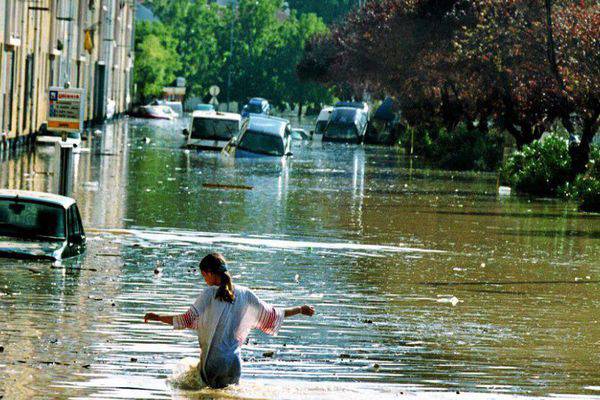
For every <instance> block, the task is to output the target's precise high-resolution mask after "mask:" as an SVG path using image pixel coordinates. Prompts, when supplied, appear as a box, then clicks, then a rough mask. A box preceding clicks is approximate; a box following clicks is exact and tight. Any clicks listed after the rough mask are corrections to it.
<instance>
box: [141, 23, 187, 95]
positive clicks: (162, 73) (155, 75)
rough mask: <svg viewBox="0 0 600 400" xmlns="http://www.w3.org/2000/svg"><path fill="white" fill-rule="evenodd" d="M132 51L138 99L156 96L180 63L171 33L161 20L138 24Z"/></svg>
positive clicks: (173, 75)
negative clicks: (134, 55)
mask: <svg viewBox="0 0 600 400" xmlns="http://www.w3.org/2000/svg"><path fill="white" fill-rule="evenodd" d="M135 52H136V60H135V64H134V82H135V84H136V85H137V91H138V93H139V95H140V96H141V100H146V99H148V98H151V97H155V96H158V95H159V94H160V93H161V91H162V88H163V86H165V85H168V84H170V83H171V82H172V81H173V79H175V77H176V75H175V72H176V71H178V70H179V68H180V66H181V64H180V63H179V61H178V57H177V52H176V46H175V41H174V39H173V37H172V35H171V32H170V31H169V29H168V28H167V27H165V26H164V25H162V24H161V23H157V22H140V23H137V24H136V36H135Z"/></svg>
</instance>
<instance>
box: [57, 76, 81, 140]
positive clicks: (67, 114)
mask: <svg viewBox="0 0 600 400" xmlns="http://www.w3.org/2000/svg"><path fill="white" fill-rule="evenodd" d="M84 100H85V97H84V94H83V89H79V88H69V89H65V88H62V87H51V88H50V89H49V91H48V130H49V131H55V132H81V131H82V130H83V109H84Z"/></svg>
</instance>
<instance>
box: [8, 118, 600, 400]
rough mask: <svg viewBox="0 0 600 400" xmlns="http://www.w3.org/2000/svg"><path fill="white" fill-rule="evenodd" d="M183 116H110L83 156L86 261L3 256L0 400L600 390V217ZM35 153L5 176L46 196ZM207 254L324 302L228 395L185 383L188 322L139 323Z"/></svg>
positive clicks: (258, 283)
mask: <svg viewBox="0 0 600 400" xmlns="http://www.w3.org/2000/svg"><path fill="white" fill-rule="evenodd" d="M180 128H181V127H180V126H179V125H178V124H177V123H171V122H168V121H166V122H165V121H160V122H157V121H153V122H151V123H149V122H147V121H141V120H135V119H131V120H127V119H125V120H121V121H118V122H115V123H112V124H109V125H106V126H104V127H103V129H102V134H101V135H98V136H97V137H95V138H94V140H93V141H92V143H91V144H90V147H91V151H90V152H89V153H82V154H80V155H78V156H77V159H76V165H77V171H78V172H77V177H76V182H75V183H76V185H75V187H76V191H75V193H74V194H73V196H74V197H75V198H76V199H77V201H78V204H79V206H80V210H81V213H82V216H83V219H84V224H85V228H86V231H87V234H88V250H87V254H86V255H84V256H83V257H82V258H81V259H80V260H67V261H64V262H62V263H57V264H54V265H48V264H46V263H39V262H29V261H15V260H6V259H3V260H0V315H1V316H2V318H0V346H2V349H1V350H0V382H1V384H0V395H2V396H3V398H5V399H7V398H10V399H30V398H39V399H46V398H81V399H88V398H119V399H134V398H135V399H164V398H176V399H213V398H218V399H227V398H232V399H294V400H295V399H299V400H308V399H340V398H341V399H344V400H350V399H365V398H366V399H369V398H377V399H378V400H379V399H381V400H385V399H397V398H404V397H406V398H439V399H446V398H448V399H450V398H463V397H466V398H473V399H498V398H500V399H509V398H511V399H512V398H516V397H522V396H524V397H527V398H530V397H541V398H557V397H558V398H580V397H585V398H587V399H590V398H600V397H599V392H600V389H599V386H598V382H600V363H599V358H598V351H597V348H598V345H599V344H600V343H599V340H600V324H599V323H598V310H599V309H600V290H599V289H600V288H599V286H600V262H599V261H598V260H600V232H599V229H598V227H599V226H600V215H597V214H581V213H577V212H576V211H574V209H573V206H572V205H569V204H566V205H565V204H563V203H559V202H552V201H534V200H530V199H519V198H516V197H503V198H498V197H497V195H496V187H495V177H494V176H489V175H472V174H458V173H455V172H447V171H430V170H423V169H414V168H413V165H411V164H409V163H408V162H407V160H406V159H404V158H403V157H402V156H401V155H400V154H398V152H397V151H396V150H395V149H388V148H382V147H369V146H364V147H363V146H354V145H352V146H348V145H341V144H323V143H321V142H314V143H310V142H309V143H301V144H296V145H295V148H294V157H293V158H292V159H291V160H288V162H286V163H281V162H275V163H274V162H271V161H272V160H271V161H269V160H259V161H253V162H250V161H244V162H240V163H237V162H235V163H233V165H231V164H224V163H223V162H222V160H221V159H220V157H219V156H218V155H217V154H213V153H202V152H193V151H184V150H182V149H181V148H180V146H181V145H182V144H183V138H182V136H181V135H180V134H179V131H180ZM146 138H147V139H146ZM45 150H46V151H39V152H36V153H35V154H16V155H15V156H13V157H9V158H8V159H7V160H5V161H4V164H3V168H6V169H7V171H9V172H7V173H5V174H3V175H1V176H2V179H3V181H2V185H3V186H4V187H13V188H23V189H32V190H49V189H50V188H51V187H52V179H53V177H52V175H51V174H42V173H41V171H47V170H49V169H50V167H51V165H52V153H51V151H49V150H48V149H45ZM15 171H19V172H15ZM35 171H40V173H34V172H35ZM25 174H27V176H25ZM205 183H209V184H215V185H213V186H212V187H210V185H209V187H205V186H204V184H205ZM219 185H220V186H219ZM236 185H237V187H239V186H244V187H251V188H252V189H244V190H241V189H236ZM209 251H220V252H223V253H224V254H225V256H226V257H227V259H228V264H229V266H230V270H231V272H232V275H233V277H234V282H235V283H239V284H243V285H246V286H248V287H250V288H252V289H253V290H254V291H255V292H256V293H257V294H258V295H259V296H260V297H261V298H263V299H264V300H265V301H268V302H271V303H273V304H275V305H276V306H280V307H288V306H292V305H296V304H299V303H310V304H313V305H314V306H315V308H316V310H317V314H316V315H315V316H314V317H313V318H311V319H308V318H299V317H298V318H291V319H289V320H286V321H285V324H284V325H283V327H282V329H281V331H280V334H279V335H278V336H277V337H268V336H266V335H263V334H261V333H256V332H254V333H253V334H251V336H250V337H249V342H248V343H247V344H246V345H245V346H244V347H243V350H242V357H243V372H242V380H241V383H240V385H239V386H235V387H231V388H228V389H226V390H221V391H215V390H211V389H207V388H199V387H198V386H195V385H196V384H197V383H198V380H197V375H196V374H195V372H194V368H193V366H194V361H193V359H194V358H197V357H199V353H198V344H197V338H196V336H195V334H194V333H193V332H186V331H173V330H172V329H171V328H170V327H168V326H164V325H163V326H161V325H158V324H144V323H143V321H142V316H143V315H144V313H145V312H147V311H156V312H160V313H167V314H168V313H179V312H184V311H185V310H186V309H187V308H188V307H189V305H190V304H191V303H192V302H193V300H194V298H195V296H197V294H198V292H199V291H200V290H201V289H202V287H203V286H202V285H203V283H202V278H201V275H200V273H199V271H198V268H197V264H198V261H199V260H200V259H201V257H202V256H204V255H205V254H206V253H207V252H209ZM182 371H183V372H185V373H183V374H182ZM182 387H186V388H190V387H192V388H194V389H193V390H186V389H183V388H182ZM457 391H458V392H460V395H457V394H456V392H457Z"/></svg>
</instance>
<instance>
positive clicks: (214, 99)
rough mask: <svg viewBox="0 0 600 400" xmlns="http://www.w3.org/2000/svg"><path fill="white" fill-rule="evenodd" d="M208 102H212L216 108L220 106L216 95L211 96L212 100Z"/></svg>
mask: <svg viewBox="0 0 600 400" xmlns="http://www.w3.org/2000/svg"><path fill="white" fill-rule="evenodd" d="M208 103H209V104H212V105H213V106H214V107H215V109H216V108H217V107H219V100H217V98H216V97H213V98H211V99H210V101H209V102H208Z"/></svg>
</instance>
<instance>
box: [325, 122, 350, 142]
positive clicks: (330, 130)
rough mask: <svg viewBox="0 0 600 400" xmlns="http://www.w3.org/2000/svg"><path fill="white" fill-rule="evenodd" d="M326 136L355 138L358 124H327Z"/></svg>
mask: <svg viewBox="0 0 600 400" xmlns="http://www.w3.org/2000/svg"><path fill="white" fill-rule="evenodd" d="M325 136H327V137H329V138H339V139H353V138H356V136H357V134H356V126H354V124H352V125H349V124H334V123H330V124H329V125H327V129H326V130H325Z"/></svg>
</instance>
